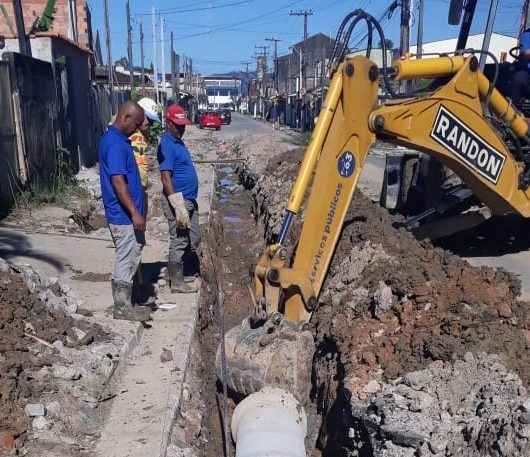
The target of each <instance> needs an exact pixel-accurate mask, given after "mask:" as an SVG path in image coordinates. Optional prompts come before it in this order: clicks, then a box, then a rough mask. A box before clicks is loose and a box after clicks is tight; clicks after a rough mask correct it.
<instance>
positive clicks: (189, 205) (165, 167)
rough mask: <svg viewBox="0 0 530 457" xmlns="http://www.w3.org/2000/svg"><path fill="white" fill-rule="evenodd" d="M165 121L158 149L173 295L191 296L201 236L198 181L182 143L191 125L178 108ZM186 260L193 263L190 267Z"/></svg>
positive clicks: (183, 112) (169, 113) (193, 289)
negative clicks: (164, 129)
mask: <svg viewBox="0 0 530 457" xmlns="http://www.w3.org/2000/svg"><path fill="white" fill-rule="evenodd" d="M165 117H166V131H165V133H164V134H163V135H162V138H161V139H160V145H159V146H158V163H159V164H160V174H161V177H162V186H163V193H164V197H165V198H162V204H163V207H164V213H165V215H166V217H167V220H168V225H169V259H168V273H169V282H170V284H171V292H173V293H192V292H197V286H196V284H195V276H196V275H198V273H199V267H198V265H199V260H198V256H197V249H198V247H199V244H200V241H201V233H200V228H199V208H198V205H197V194H198V190H199V180H198V178H197V172H196V171H195V167H194V165H193V162H192V160H191V155H190V152H189V151H188V148H187V147H186V145H185V144H184V142H183V141H182V137H183V136H184V132H185V130H186V125H189V124H191V121H190V120H189V119H188V117H187V115H186V112H185V111H184V109H183V108H182V107H181V106H179V105H177V104H173V105H170V106H169V107H168V108H167V109H166V116H165ZM185 259H186V260H188V259H190V261H189V262H188V264H187V265H184V260H185ZM185 267H186V270H187V271H186V273H187V277H186V278H185V277H184V269H185Z"/></svg>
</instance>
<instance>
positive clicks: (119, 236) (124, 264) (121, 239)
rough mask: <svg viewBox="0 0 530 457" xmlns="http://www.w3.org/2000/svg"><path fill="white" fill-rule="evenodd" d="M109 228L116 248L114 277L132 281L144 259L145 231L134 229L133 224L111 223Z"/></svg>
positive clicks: (117, 279) (116, 279)
mask: <svg viewBox="0 0 530 457" xmlns="http://www.w3.org/2000/svg"><path fill="white" fill-rule="evenodd" d="M109 229H110V233H111V235H112V241H114V248H115V249H116V264H115V266H114V273H113V274H112V279H113V280H114V281H125V282H128V283H132V280H133V277H134V275H135V274H136V270H138V266H139V265H140V263H141V261H142V249H143V248H144V246H145V233H143V232H138V231H136V230H134V227H133V225H132V224H129V225H115V224H109Z"/></svg>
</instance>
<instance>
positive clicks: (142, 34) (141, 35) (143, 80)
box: [140, 22, 145, 97]
mask: <svg viewBox="0 0 530 457" xmlns="http://www.w3.org/2000/svg"><path fill="white" fill-rule="evenodd" d="M140 61H141V65H142V97H143V96H144V95H145V69H144V29H143V25H142V23H141V22H140Z"/></svg>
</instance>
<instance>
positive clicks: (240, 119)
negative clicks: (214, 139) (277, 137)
mask: <svg viewBox="0 0 530 457" xmlns="http://www.w3.org/2000/svg"><path fill="white" fill-rule="evenodd" d="M272 131H273V130H272V125H271V124H269V123H267V122H264V121H261V120H256V119H253V118H252V117H250V116H244V115H243V114H239V113H235V112H232V123H231V124H230V125H223V126H222V127H221V131H220V132H219V137H220V138H222V139H223V140H231V139H234V138H237V137H240V136H244V135H262V134H264V133H272Z"/></svg>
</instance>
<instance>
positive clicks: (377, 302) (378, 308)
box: [374, 281, 394, 316]
mask: <svg viewBox="0 0 530 457" xmlns="http://www.w3.org/2000/svg"><path fill="white" fill-rule="evenodd" d="M393 304H394V295H393V294H392V289H391V288H390V287H389V286H387V285H386V284H385V283H384V282H383V281H379V285H378V287H377V290H376V291H375V293H374V314H375V315H376V316H380V315H381V314H383V313H386V312H387V311H389V310H390V309H391V308H392V305H393Z"/></svg>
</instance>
